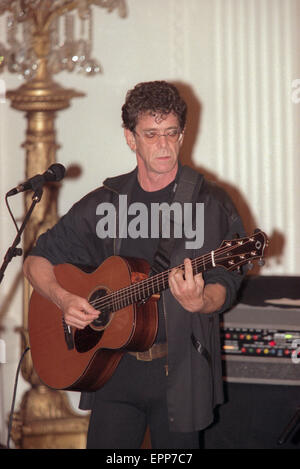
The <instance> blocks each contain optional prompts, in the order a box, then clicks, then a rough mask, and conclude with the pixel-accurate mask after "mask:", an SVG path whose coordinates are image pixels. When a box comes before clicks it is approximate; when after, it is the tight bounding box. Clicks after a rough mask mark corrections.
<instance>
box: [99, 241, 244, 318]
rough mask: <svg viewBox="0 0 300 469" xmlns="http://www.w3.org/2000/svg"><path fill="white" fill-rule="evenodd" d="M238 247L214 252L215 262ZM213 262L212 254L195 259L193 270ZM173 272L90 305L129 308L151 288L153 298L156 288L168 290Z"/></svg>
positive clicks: (124, 289) (107, 296) (144, 281)
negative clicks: (131, 303) (169, 278)
mask: <svg viewBox="0 0 300 469" xmlns="http://www.w3.org/2000/svg"><path fill="white" fill-rule="evenodd" d="M249 242H252V241H250V240H248V241H246V242H244V243H243V245H242V246H245V245H246V244H247V243H249ZM236 247H237V245H233V246H232V245H231V246H225V247H224V248H218V249H217V250H215V251H214V257H215V260H218V261H220V260H227V259H228V258H226V257H223V258H222V257H220V256H222V255H224V254H225V253H228V252H230V251H232V250H233V249H235V248H236ZM240 256H241V254H236V255H235V256H232V257H240ZM211 260H212V254H211V252H210V253H208V254H205V255H203V256H201V257H198V258H196V259H193V260H192V267H193V270H196V272H197V269H198V268H199V267H203V266H204V269H203V270H205V264H206V263H207V262H208V261H211ZM177 268H178V269H181V270H183V269H184V264H180V265H178V266H177ZM171 270H172V269H168V270H166V271H164V272H161V273H159V274H156V275H154V276H153V277H148V278H147V279H144V280H142V281H140V282H137V283H133V284H130V285H128V286H126V287H123V288H121V289H120V290H117V291H115V292H112V293H109V294H108V295H105V296H104V297H101V298H98V299H96V300H93V301H91V302H90V304H91V305H92V306H93V307H95V309H98V308H99V310H101V309H103V308H105V307H107V306H114V307H118V309H122V308H120V306H122V307H124V306H127V301H128V300H130V302H137V301H138V300H139V299H141V298H137V296H140V295H141V294H142V295H143V297H144V298H147V295H146V294H145V291H148V293H149V289H150V287H152V289H153V290H154V291H153V292H152V293H151V294H150V293H149V295H148V296H151V295H152V294H153V293H156V292H155V286H156V288H158V291H161V289H162V288H167V286H168V276H169V273H170V272H171ZM166 283H167V285H166ZM154 284H155V285H154ZM124 303H125V304H124ZM129 304H130V303H129Z"/></svg>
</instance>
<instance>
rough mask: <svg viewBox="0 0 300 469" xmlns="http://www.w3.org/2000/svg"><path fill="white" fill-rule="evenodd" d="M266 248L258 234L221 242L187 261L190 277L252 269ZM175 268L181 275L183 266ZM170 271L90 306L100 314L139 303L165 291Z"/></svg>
mask: <svg viewBox="0 0 300 469" xmlns="http://www.w3.org/2000/svg"><path fill="white" fill-rule="evenodd" d="M267 245H268V238H267V237H266V235H265V233H263V232H262V231H260V230H255V232H254V234H253V235H252V236H250V237H244V238H236V239H232V240H225V241H223V243H222V244H221V246H220V247H219V248H218V249H216V250H214V251H211V252H209V253H208V254H205V255H203V256H200V257H197V258H196V259H193V260H192V261H191V262H192V268H193V274H194V275H196V274H199V273H201V272H204V271H205V270H209V269H212V268H214V267H217V266H222V267H224V268H225V269H227V270H229V271H231V270H236V269H239V268H240V266H242V265H244V264H246V263H248V264H250V265H252V264H251V262H252V260H254V259H260V262H261V263H262V262H263V260H262V256H263V252H264V248H265V246H267ZM249 267H250V266H249ZM176 268H177V269H180V270H182V271H184V264H180V265H178V266H177V267H176ZM170 271H171V269H169V270H165V271H164V272H161V273H159V274H155V275H153V276H150V277H148V278H146V279H144V280H141V281H139V282H136V283H133V284H131V285H129V286H126V287H124V288H121V289H120V290H117V291H114V292H112V293H109V294H108V295H106V296H104V297H103V298H100V299H99V300H98V301H97V302H94V303H91V304H93V306H94V307H95V308H96V309H98V310H99V311H102V312H103V309H106V310H109V311H117V310H119V309H122V308H124V307H126V306H129V305H130V304H134V303H139V302H141V301H143V300H146V299H147V298H149V297H150V296H152V295H155V294H158V293H160V292H162V291H163V290H166V289H167V288H169V273H170Z"/></svg>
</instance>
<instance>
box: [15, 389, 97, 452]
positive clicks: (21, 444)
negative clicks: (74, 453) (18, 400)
mask: <svg viewBox="0 0 300 469" xmlns="http://www.w3.org/2000/svg"><path fill="white" fill-rule="evenodd" d="M88 420H89V418H88V417H87V416H79V415H78V414H76V413H75V412H74V410H73V409H72V408H71V406H70V404H69V401H68V398H67V396H66V394H65V393H63V392H60V391H53V390H51V389H49V388H47V387H45V386H42V385H40V386H38V387H36V388H32V389H30V390H29V391H27V392H26V393H25V394H24V396H23V400H22V404H21V407H20V410H19V411H18V412H16V413H15V414H14V420H13V427H12V439H13V441H14V443H15V445H16V448H17V449H20V448H22V449H84V448H85V447H86V434H87V428H88Z"/></svg>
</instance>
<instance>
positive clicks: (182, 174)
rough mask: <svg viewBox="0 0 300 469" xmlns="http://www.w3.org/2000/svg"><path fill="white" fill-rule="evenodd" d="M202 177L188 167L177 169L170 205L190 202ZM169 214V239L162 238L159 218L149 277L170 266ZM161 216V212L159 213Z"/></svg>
mask: <svg viewBox="0 0 300 469" xmlns="http://www.w3.org/2000/svg"><path fill="white" fill-rule="evenodd" d="M202 182H203V176H202V175H201V174H199V173H197V172H196V171H194V170H193V169H192V168H190V167H189V166H182V167H180V169H179V172H178V176H177V178H176V180H175V184H174V188H173V198H172V200H171V203H174V202H179V203H180V204H181V205H182V207H183V204H184V203H187V202H192V201H193V199H194V198H195V196H196V195H197V194H198V192H199V190H200V187H201V184H202ZM169 214H170V220H169V221H170V237H169V238H164V237H163V236H162V219H161V217H160V241H159V245H158V248H157V251H156V254H155V256H154V261H153V264H152V269H151V272H150V275H154V274H157V273H160V272H163V271H165V270H167V269H168V268H169V266H170V257H171V253H172V251H173V249H174V245H175V238H174V212H173V211H172V210H170V211H169ZM160 215H162V212H160Z"/></svg>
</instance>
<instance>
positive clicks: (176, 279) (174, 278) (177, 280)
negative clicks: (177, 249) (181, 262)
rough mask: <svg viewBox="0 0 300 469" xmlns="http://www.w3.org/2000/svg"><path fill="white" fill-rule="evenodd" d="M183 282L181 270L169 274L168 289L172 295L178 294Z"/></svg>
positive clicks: (174, 270)
mask: <svg viewBox="0 0 300 469" xmlns="http://www.w3.org/2000/svg"><path fill="white" fill-rule="evenodd" d="M183 281H184V280H183V272H182V271H181V269H178V268H174V269H172V270H171V272H170V274H169V287H170V290H171V292H172V293H173V294H178V292H179V288H180V285H181V284H182V282H183Z"/></svg>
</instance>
